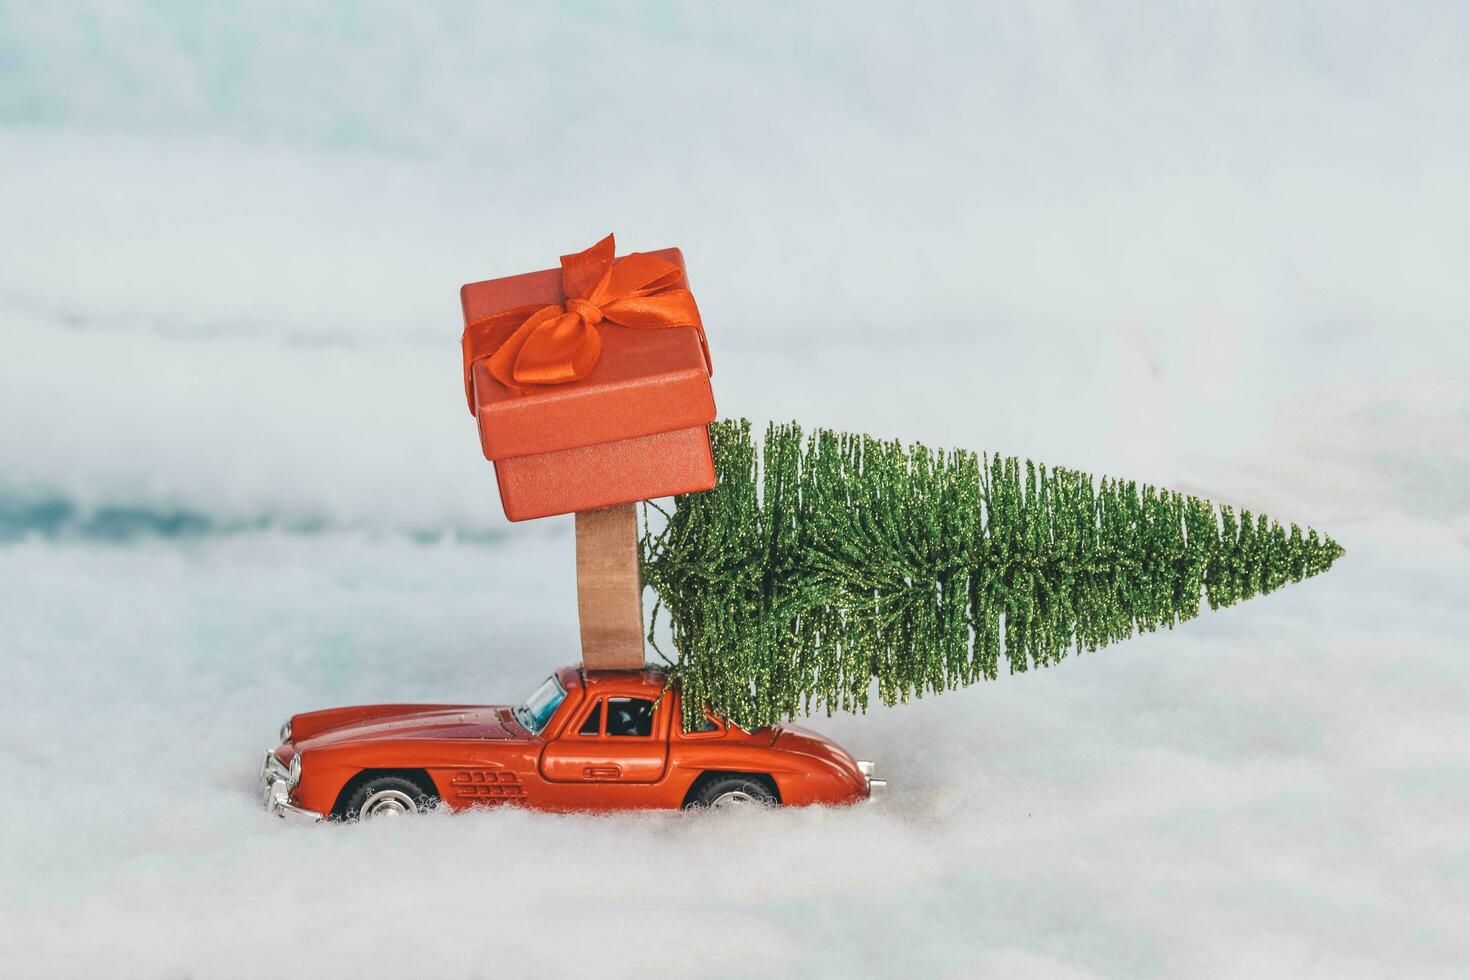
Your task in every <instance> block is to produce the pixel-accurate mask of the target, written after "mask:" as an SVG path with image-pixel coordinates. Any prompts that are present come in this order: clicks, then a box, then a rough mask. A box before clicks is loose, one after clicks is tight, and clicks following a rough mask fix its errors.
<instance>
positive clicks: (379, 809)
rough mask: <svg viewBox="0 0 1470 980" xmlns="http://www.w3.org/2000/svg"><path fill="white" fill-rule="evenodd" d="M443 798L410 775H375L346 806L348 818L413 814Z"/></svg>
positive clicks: (346, 818) (421, 811) (346, 817)
mask: <svg viewBox="0 0 1470 980" xmlns="http://www.w3.org/2000/svg"><path fill="white" fill-rule="evenodd" d="M438 800H439V798H438V797H437V796H436V795H435V794H434V792H433V790H432V789H429V788H427V787H424V786H420V785H419V782H418V780H415V779H410V778H409V777H407V776H375V777H373V778H371V779H367V780H364V781H363V782H362V783H361V784H360V785H359V786H358V787H357V789H356V790H355V791H354V792H353V793H352V795H351V796H349V797H348V798H347V804H346V805H345V806H344V807H343V808H342V818H343V819H344V820H378V819H380V818H383V817H411V816H414V815H416V814H419V813H423V812H425V811H426V810H432V809H433V808H434V804H435V803H437V802H438Z"/></svg>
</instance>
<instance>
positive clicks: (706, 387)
mask: <svg viewBox="0 0 1470 980" xmlns="http://www.w3.org/2000/svg"><path fill="white" fill-rule="evenodd" d="M651 254H653V255H655V256H657V257H658V258H661V259H664V260H665V261H667V262H671V263H673V264H674V265H676V266H678V268H679V270H680V273H681V282H680V286H683V287H684V288H687V286H686V285H685V284H684V282H683V281H682V276H683V271H684V257H683V255H682V254H680V252H679V250H678V249H676V248H669V249H662V250H660V251H657V252H653V253H651ZM460 301H461V303H462V305H463V307H464V316H465V323H467V324H468V323H471V322H472V321H474V320H477V319H479V318H481V317H485V316H489V315H491V314H494V313H499V312H501V311H503V310H508V309H513V308H516V307H522V306H531V305H535V304H548V305H551V304H555V305H561V304H562V303H564V302H565V301H566V294H565V293H564V292H563V290H562V272H561V270H560V269H546V270H543V271H540V272H530V273H525V274H523V275H518V276H508V277H506V278H503V279H490V280H486V281H484V282H474V283H469V284H467V285H465V286H464V287H462V288H461V289H460ZM597 329H598V331H599V332H600V333H601V336H602V354H601V356H600V357H599V358H598V361H597V363H596V365H595V366H594V367H593V368H592V370H591V372H590V373H589V374H588V375H587V377H585V378H583V379H581V380H580V381H571V382H567V383H566V384H559V385H544V386H538V387H536V388H534V389H532V390H530V391H528V392H526V393H524V394H522V393H518V392H515V391H512V390H510V389H509V388H507V387H506V386H505V385H503V384H501V382H500V381H499V380H498V379H497V378H496V377H495V376H494V375H493V374H491V373H490V370H489V367H488V366H487V365H486V363H485V362H484V361H478V362H476V363H475V364H474V365H473V366H472V368H471V370H470V382H471V385H472V390H473V395H472V401H473V404H474V407H475V415H476V418H477V419H478V420H479V426H480V442H481V446H482V448H483V449H484V451H485V456H486V458H487V459H492V460H496V459H510V458H514V457H517V456H530V455H534V454H537V453H548V452H557V451H560V450H565V449H577V448H580V447H583V446H591V445H596V444H599V443H606V442H613V441H615V440H619V439H631V438H636V437H639V436H648V435H653V434H655V433H660V432H669V431H672V430H675V429H684V428H689V427H692V426H697V425H707V424H708V423H710V422H711V421H713V420H714V417H715V403H714V393H713V392H712V391H711V389H710V373H711V371H710V360H709V351H708V348H707V347H706V346H705V340H704V335H703V333H702V332H701V331H699V330H697V329H695V328H694V327H668V328H664V329H632V328H628V327H622V326H618V325H616V324H613V323H610V322H607V321H604V322H602V323H600V324H598V326H597Z"/></svg>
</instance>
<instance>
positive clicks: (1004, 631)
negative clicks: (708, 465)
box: [643, 421, 1342, 730]
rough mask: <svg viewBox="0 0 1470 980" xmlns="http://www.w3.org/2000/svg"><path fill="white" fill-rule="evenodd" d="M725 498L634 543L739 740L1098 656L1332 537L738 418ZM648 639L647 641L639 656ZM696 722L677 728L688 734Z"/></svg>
mask: <svg viewBox="0 0 1470 980" xmlns="http://www.w3.org/2000/svg"><path fill="white" fill-rule="evenodd" d="M710 436H711V441H712V444H713V449H714V458H715V468H716V472H717V474H718V482H717V485H716V486H715V488H714V489H713V490H711V491H709V492H707V493H699V494H690V495H687V496H683V497H678V498H676V500H675V508H674V512H673V513H672V514H670V515H667V516H668V521H667V523H666V525H665V526H664V527H663V528H662V529H661V530H660V531H658V532H657V533H652V532H647V533H645V537H644V540H643V574H644V581H645V582H646V583H647V584H649V585H651V586H652V587H653V588H654V590H655V592H656V594H657V597H658V605H657V606H655V611H654V616H655V622H656V621H657V617H658V615H659V610H660V608H662V609H664V610H667V613H668V615H669V617H670V619H671V621H672V633H673V642H674V646H675V648H676V649H677V651H678V652H677V658H676V659H675V660H674V662H673V673H675V674H676V675H677V676H678V677H679V679H680V683H681V684H682V685H683V689H684V692H685V697H684V699H683V700H684V704H685V705H686V709H687V711H693V710H695V709H696V707H697V706H698V705H699V704H701V703H707V704H709V705H710V706H711V707H712V708H713V709H714V710H716V711H717V712H719V713H720V714H722V715H724V716H725V717H727V718H729V719H730V720H731V721H733V722H735V723H736V724H738V725H740V726H741V727H742V728H745V729H747V730H750V729H754V728H758V727H761V726H764V725H770V724H774V723H776V722H778V721H781V720H784V719H786V718H790V717H793V716H796V715H801V714H810V713H813V712H817V711H825V712H827V713H828V714H831V713H832V712H833V711H837V710H841V711H863V710H866V708H867V706H868V699H869V691H870V688H871V687H872V682H873V681H874V679H876V680H877V691H878V697H879V698H880V699H881V700H882V702H883V703H884V704H895V703H899V702H903V701H907V700H908V699H909V698H910V697H922V696H923V695H924V694H927V693H936V692H940V691H947V690H952V689H954V688H958V687H963V686H965V685H967V684H973V683H975V682H977V681H979V680H981V679H994V678H995V677H996V675H997V674H998V673H999V670H1000V665H1001V663H1002V662H1004V663H1005V664H1006V666H1007V667H1008V668H1009V670H1010V671H1011V672H1012V673H1015V672H1017V671H1024V670H1027V669H1029V668H1030V667H1042V666H1047V665H1050V664H1053V663H1056V662H1057V661H1058V660H1060V659H1062V658H1063V657H1064V656H1066V655H1067V652H1068V651H1069V650H1073V649H1075V650H1077V651H1079V652H1080V651H1082V650H1088V651H1091V650H1095V649H1097V648H1098V647H1100V646H1103V645H1104V644H1107V643H1112V642H1115V641H1117V640H1122V639H1126V638H1128V637H1130V636H1132V635H1134V634H1135V633H1137V632H1140V631H1153V630H1156V629H1158V628H1159V627H1161V626H1164V627H1170V628H1172V627H1173V626H1174V624H1175V623H1178V622H1181V621H1184V620H1187V619H1192V618H1194V617H1195V616H1197V615H1198V614H1199V611H1200V603H1201V597H1203V599H1204V600H1205V601H1207V602H1208V603H1209V605H1210V608H1211V609H1217V608H1219V607H1221V606H1229V605H1233V604H1234V603H1237V602H1240V601H1241V600H1243V599H1248V598H1250V597H1252V596H1255V595H1259V594H1264V593H1267V592H1271V591H1274V590H1275V589H1279V588H1280V587H1281V586H1283V585H1285V584H1286V583H1288V582H1297V581H1300V580H1302V579H1304V578H1306V577H1308V576H1311V575H1316V574H1318V573H1319V572H1323V571H1326V570H1327V569H1328V568H1329V567H1330V566H1331V565H1332V562H1333V560H1334V559H1336V558H1337V557H1338V556H1339V555H1341V554H1342V548H1340V547H1339V546H1338V545H1337V543H1336V542H1334V541H1333V540H1332V539H1331V538H1329V537H1319V536H1318V534H1317V532H1316V531H1311V530H1308V531H1306V532H1305V533H1303V531H1302V530H1301V529H1300V528H1299V527H1297V526H1296V525H1295V524H1292V525H1291V527H1290V529H1289V530H1288V529H1286V528H1283V527H1282V526H1281V525H1280V524H1278V523H1277V522H1276V521H1274V520H1271V519H1270V518H1267V517H1265V516H1264V515H1261V516H1255V515H1252V514H1251V513H1249V512H1248V511H1241V512H1240V513H1239V514H1236V513H1235V512H1234V511H1233V510H1232V509H1231V508H1229V507H1223V506H1222V507H1216V506H1215V505H1213V504H1211V503H1210V502H1209V501H1206V500H1202V499H1200V498H1198V497H1189V496H1185V495H1183V494H1179V493H1175V492H1173V491H1169V490H1159V489H1156V488H1154V487H1151V486H1146V485H1139V484H1137V483H1134V482H1132V481H1127V480H1115V479H1109V478H1104V479H1101V480H1095V479H1094V478H1093V477H1091V476H1089V475H1087V474H1085V473H1079V472H1077V471H1075V470H1067V469H1060V468H1057V469H1047V468H1046V467H1044V466H1036V465H1034V464H1033V463H1031V462H1030V461H1024V462H1023V461H1021V460H1018V459H1016V458H1014V457H1002V456H991V455H976V454H975V453H970V452H964V451H949V452H943V451H934V450H930V449H926V448H925V447H923V446H920V445H914V446H909V447H907V448H905V447H904V446H902V445H900V444H899V443H897V442H885V441H882V440H879V439H874V438H871V437H869V436H864V435H848V434H841V433H835V432H828V431H825V430H817V431H815V432H813V433H812V434H811V435H810V436H808V437H806V438H805V439H804V438H803V436H802V431H801V429H800V428H799V427H798V426H796V425H794V424H789V425H773V426H771V427H770V428H769V429H768V430H767V432H766V437H765V440H764V443H763V447H762V449H761V451H760V452H759V453H758V452H757V449H756V446H755V444H754V442H753V440H752V438H751V432H750V423H749V422H746V421H738V422H717V423H715V424H714V425H713V426H712V427H711V429H710ZM652 639H653V630H652V629H651V630H650V640H651V641H652ZM692 721H693V718H692V716H690V717H686V718H685V723H686V725H687V724H689V723H690V722H692Z"/></svg>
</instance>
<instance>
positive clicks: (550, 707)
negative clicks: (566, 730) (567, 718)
mask: <svg viewBox="0 0 1470 980" xmlns="http://www.w3.org/2000/svg"><path fill="white" fill-rule="evenodd" d="M548 688H550V690H548ZM543 692H544V693H543ZM566 699H567V689H566V688H565V687H563V686H562V683H561V679H560V678H558V677H557V676H556V675H555V674H552V675H551V676H550V677H548V678H546V680H544V681H542V682H541V686H540V687H538V688H536V690H534V691H532V692H531V696H530V697H528V698H526V702H525V703H524V704H521V705H517V706H516V708H515V716H516V721H518V722H520V723H521V727H522V728H524V729H525V730H526V731H528V732H530V733H531V734H532V735H540V734H541V733H542V732H544V731H546V726H547V724H548V723H550V721H551V716H552V715H554V714H556V709H557V708H560V707H561V706H562V702H564V701H566Z"/></svg>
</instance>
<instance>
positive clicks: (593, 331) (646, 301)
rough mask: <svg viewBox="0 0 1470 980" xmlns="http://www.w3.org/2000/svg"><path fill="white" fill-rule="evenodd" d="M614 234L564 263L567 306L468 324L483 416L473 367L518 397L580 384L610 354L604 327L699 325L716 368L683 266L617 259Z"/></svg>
mask: <svg viewBox="0 0 1470 980" xmlns="http://www.w3.org/2000/svg"><path fill="white" fill-rule="evenodd" d="M613 256H614V243H613V236H612V235H608V236H607V237H606V238H604V239H603V240H602V241H600V242H598V243H597V244H596V245H593V246H592V247H591V248H589V249H587V250H586V251H583V252H577V253H575V254H573V255H563V256H562V257H561V272H562V291H563V292H564V293H565V294H566V297H567V298H566V301H565V302H564V303H563V305H561V306H556V305H554V304H552V305H547V306H522V307H518V308H516V309H514V310H506V311H504V312H501V313H495V314H492V315H490V316H486V317H481V318H480V319H478V320H475V321H473V322H471V323H470V324H468V325H467V326H466V327H465V331H464V339H463V346H464V371H465V398H466V400H467V401H468V402H469V406H470V414H472V415H473V414H474V412H475V398H474V388H473V384H472V382H471V379H470V369H471V368H472V367H474V365H475V362H476V361H485V362H486V366H487V367H488V368H489V370H490V373H491V374H492V375H493V376H494V377H495V379H496V380H498V381H499V382H500V383H501V384H503V385H505V386H506V387H507V388H509V389H510V390H511V391H514V392H515V393H516V394H520V395H524V394H526V393H528V392H529V391H531V390H533V388H534V386H536V385H553V384H565V383H567V382H569V381H580V380H581V379H583V378H585V377H587V375H588V374H590V373H591V372H592V368H593V367H594V366H595V365H596V364H597V359H598V357H600V356H601V354H602V336H601V334H600V333H599V332H598V330H597V325H598V324H600V323H602V322H604V321H606V322H608V323H614V324H617V325H618V326H621V327H631V328H634V329H638V330H659V329H665V328H668V327H693V328H694V329H695V330H696V331H698V333H699V342H700V345H701V347H703V348H704V351H705V363H706V364H708V363H709V346H708V344H707V343H706V341H705V337H704V324H703V322H702V321H701V320H700V317H699V308H698V307H697V306H695V304H694V296H693V294H692V293H690V292H689V290H687V289H683V288H680V287H679V283H680V282H681V281H682V280H683V275H682V274H681V273H680V271H679V267H678V266H676V265H674V264H673V263H672V262H666V261H664V260H663V259H660V258H658V257H657V256H653V255H648V254H645V253H642V252H634V253H633V254H631V255H625V256H623V257H622V258H621V259H614V258H613Z"/></svg>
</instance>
